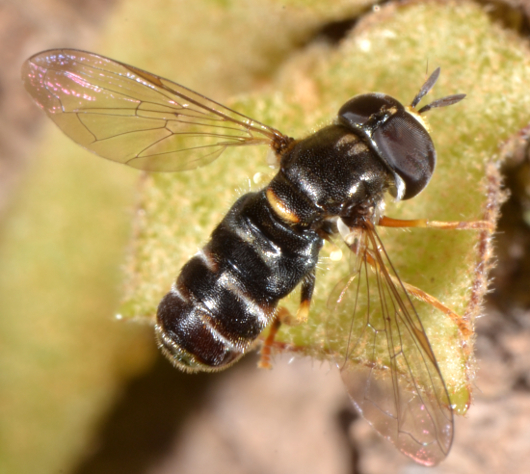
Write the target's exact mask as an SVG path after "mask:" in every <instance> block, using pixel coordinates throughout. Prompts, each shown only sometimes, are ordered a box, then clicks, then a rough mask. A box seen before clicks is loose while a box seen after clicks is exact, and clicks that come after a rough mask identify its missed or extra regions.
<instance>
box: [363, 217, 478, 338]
mask: <svg viewBox="0 0 530 474" xmlns="http://www.w3.org/2000/svg"><path fill="white" fill-rule="evenodd" d="M396 227H397V226H396ZM366 262H367V263H368V264H369V265H370V266H372V267H373V268H374V269H375V270H377V271H380V269H379V264H378V263H377V261H376V260H375V259H374V258H373V257H372V256H371V255H370V254H369V253H366ZM388 276H389V278H390V279H391V280H392V281H393V282H394V284H395V285H396V286H399V285H403V288H405V290H407V292H408V293H409V294H410V295H411V296H413V297H414V298H416V299H417V300H419V301H423V302H424V303H427V304H430V305H431V306H434V307H435V308H436V309H438V310H440V311H441V312H442V313H444V314H445V315H446V316H448V317H449V318H451V319H452V320H453V322H454V323H455V324H456V326H457V327H458V330H459V332H460V334H461V335H462V337H463V338H464V340H467V339H469V338H470V337H471V335H472V334H473V331H472V330H471V328H470V326H469V321H467V320H466V319H465V318H463V317H462V316H460V315H459V314H457V313H455V312H454V311H453V310H451V309H450V308H448V307H447V306H445V305H444V304H443V303H442V302H441V301H440V300H439V299H437V298H435V297H434V296H432V295H430V294H429V293H426V292H425V291H423V290H420V289H419V288H417V287H415V286H413V285H411V284H409V283H407V282H404V281H402V280H401V281H398V279H397V278H396V277H395V276H394V275H392V274H389V275H388Z"/></svg>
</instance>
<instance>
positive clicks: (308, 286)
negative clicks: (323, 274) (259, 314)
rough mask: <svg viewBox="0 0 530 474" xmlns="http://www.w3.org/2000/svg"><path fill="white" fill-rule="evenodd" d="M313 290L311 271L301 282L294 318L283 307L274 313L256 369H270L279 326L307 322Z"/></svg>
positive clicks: (313, 282)
mask: <svg viewBox="0 0 530 474" xmlns="http://www.w3.org/2000/svg"><path fill="white" fill-rule="evenodd" d="M314 289H315V271H314V270H313V271H312V272H311V273H309V274H308V275H307V276H306V277H305V278H304V280H303V281H302V287H301V289H300V294H301V295H300V306H299V307H298V311H297V312H296V316H295V317H293V315H292V314H291V313H290V312H289V310H288V309H287V308H284V307H283V306H282V307H280V308H278V311H277V312H276V317H275V318H274V321H273V323H272V324H271V327H270V330H269V334H268V335H267V338H266V339H265V341H264V342H263V346H262V347H261V351H260V355H261V357H260V361H259V362H258V367H259V368H260V369H271V368H272V364H271V352H272V346H273V344H274V338H275V337H276V334H277V333H278V331H279V330H280V326H281V325H282V323H283V324H287V325H290V326H291V325H297V324H300V323H302V322H304V321H306V320H307V318H308V317H309V307H310V305H311V298H312V297H313V290H314Z"/></svg>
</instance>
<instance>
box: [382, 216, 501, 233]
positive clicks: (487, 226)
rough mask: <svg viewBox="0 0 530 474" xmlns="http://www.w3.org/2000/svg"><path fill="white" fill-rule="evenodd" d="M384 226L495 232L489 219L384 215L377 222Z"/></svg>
mask: <svg viewBox="0 0 530 474" xmlns="http://www.w3.org/2000/svg"><path fill="white" fill-rule="evenodd" d="M377 225H380V226H382V227H423V228H430V229H457V230H489V231H490V232H493V231H494V230H495V226H494V224H493V223H491V222H488V221H450V222H444V221H429V220H427V219H393V218H392V217H387V216H383V217H381V219H380V220H379V222H378V223H377Z"/></svg>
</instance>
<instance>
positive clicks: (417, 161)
mask: <svg viewBox="0 0 530 474" xmlns="http://www.w3.org/2000/svg"><path fill="white" fill-rule="evenodd" d="M372 139H373V141H374V142H375V144H376V145H377V148H378V150H379V152H380V154H381V156H382V158H383V159H384V160H385V161H386V163H387V164H388V165H389V166H390V168H392V170H393V171H394V172H395V173H397V174H398V175H399V176H400V178H401V179H402V180H403V182H404V183H405V194H404V196H403V198H402V199H410V198H412V197H414V196H416V195H417V194H419V193H420V192H421V191H422V190H423V189H424V188H425V186H427V184H428V183H429V181H430V180H431V177H432V174H433V172H434V166H435V165H436V151H435V150H434V144H433V142H432V140H431V137H430V136H429V133H428V132H427V130H426V129H425V128H424V127H423V125H422V124H420V123H419V122H418V121H417V120H416V119H415V118H414V117H413V116H412V115H411V114H410V113H408V112H406V111H404V110H403V111H401V112H398V113H397V114H395V115H393V116H392V117H391V118H390V119H389V120H387V121H386V122H385V123H383V124H382V125H381V126H380V127H378V128H377V129H376V130H375V132H374V134H373V137H372Z"/></svg>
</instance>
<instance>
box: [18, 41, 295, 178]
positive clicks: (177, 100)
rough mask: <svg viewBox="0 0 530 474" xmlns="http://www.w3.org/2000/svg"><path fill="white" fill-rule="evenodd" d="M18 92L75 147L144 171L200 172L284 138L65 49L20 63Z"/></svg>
mask: <svg viewBox="0 0 530 474" xmlns="http://www.w3.org/2000/svg"><path fill="white" fill-rule="evenodd" d="M22 77H23V80H24V85H25V87H26V89H27V90H28V92H29V93H30V94H31V96H32V97H33V98H34V99H35V100H36V102H37V103H38V104H39V105H40V106H41V107H42V108H43V109H44V111H45V112H46V113H47V114H48V116H49V117H50V118H51V119H52V120H53V121H54V122H55V123H56V124H57V125H58V126H59V128H60V129H61V130H62V131H63V132H64V133H66V135H68V136H69V137H70V138H72V139H73V140H74V141H75V142H77V143H78V144H80V145H81V146H83V147H84V148H86V149H88V150H90V151H92V152H94V153H96V154H97V155H99V156H101V157H103V158H107V159H109V160H112V161H117V162H119V163H124V164H126V165H129V166H132V167H133V168H138V169H143V170H148V171H182V170H187V169H193V168H197V167H199V166H203V165H206V164H208V163H211V162H212V161H213V160H215V159H216V158H217V157H219V155H221V153H222V152H223V151H224V150H225V149H226V148H227V147H230V146H241V145H256V144H266V145H269V146H271V147H273V148H274V147H275V146H278V144H280V143H282V142H283V141H284V140H285V139H287V137H285V136H284V135H282V134H281V133H280V132H278V131H277V130H275V129H273V128H271V127H267V126H266V125H263V124H261V123H259V122H257V121H255V120H252V119H251V118H249V117H246V116H244V115H242V114H239V113H238V112H235V111H233V110H231V109H229V108H227V107H224V106H223V105H221V104H218V103H217V102H214V101H213V100H211V99H208V98H206V97H204V96H202V95H200V94H198V93H196V92H193V91H191V90H190V89H187V88H186V87H184V86H181V85H179V84H176V83H174V82H171V81H168V80H167V79H163V78H161V77H158V76H155V75H154V74H151V73H148V72H145V71H142V70H141V69H137V68H135V67H132V66H128V65H126V64H123V63H120V62H118V61H113V60H111V59H108V58H105V57H102V56H98V55H96V54H92V53H87V52H84V51H77V50H71V49H58V50H50V51H44V52H42V53H39V54H37V55H35V56H33V57H31V58H30V59H28V60H27V61H26V63H25V64H24V66H23V69H22Z"/></svg>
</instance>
